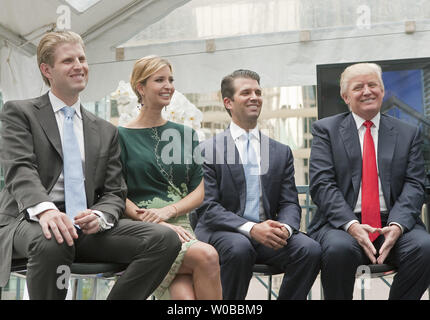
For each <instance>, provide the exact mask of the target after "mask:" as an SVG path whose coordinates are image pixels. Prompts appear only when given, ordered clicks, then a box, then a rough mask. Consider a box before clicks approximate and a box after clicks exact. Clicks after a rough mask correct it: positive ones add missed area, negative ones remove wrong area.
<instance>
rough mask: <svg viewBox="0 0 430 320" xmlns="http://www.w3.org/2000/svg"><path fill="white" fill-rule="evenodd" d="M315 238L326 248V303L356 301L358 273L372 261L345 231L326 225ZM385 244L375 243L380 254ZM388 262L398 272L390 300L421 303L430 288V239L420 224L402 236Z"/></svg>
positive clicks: (323, 276)
mask: <svg viewBox="0 0 430 320" xmlns="http://www.w3.org/2000/svg"><path fill="white" fill-rule="evenodd" d="M312 236H313V237H314V238H315V240H317V241H319V242H320V244H321V248H322V265H321V280H322V285H323V289H324V297H325V299H342V300H350V299H352V298H353V290H354V283H355V272H356V269H357V267H358V266H360V265H364V264H369V263H370V260H369V258H368V257H367V256H366V254H365V253H364V251H363V249H362V248H361V246H360V245H359V244H358V242H357V241H356V240H355V239H354V238H353V237H352V236H351V235H350V234H349V233H347V232H345V231H343V230H340V229H335V228H332V227H331V226H330V225H325V226H324V227H323V228H322V229H321V230H320V231H319V232H318V233H316V234H315V235H312ZM383 242H384V238H383V236H379V237H378V238H377V239H376V240H375V242H374V245H375V248H376V250H379V248H380V247H381V245H382V243H383ZM385 262H386V263H389V264H392V265H394V266H395V267H397V268H398V270H397V274H396V275H395V276H394V279H393V284H392V286H391V289H390V295H389V299H395V300H398V299H415V300H416V299H420V298H421V296H422V295H423V294H424V292H425V290H426V289H427V288H428V286H429V284H430V267H429V266H430V235H429V234H428V233H427V231H426V229H425V228H424V227H423V226H421V225H418V224H417V225H415V227H414V228H413V229H412V230H410V231H408V232H406V233H404V234H403V235H401V236H400V238H399V239H398V240H397V242H396V244H395V245H394V247H393V248H392V249H391V251H390V253H389V255H388V257H387V259H386V261H385Z"/></svg>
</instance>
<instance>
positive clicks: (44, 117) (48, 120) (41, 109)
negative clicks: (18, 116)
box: [35, 93, 63, 158]
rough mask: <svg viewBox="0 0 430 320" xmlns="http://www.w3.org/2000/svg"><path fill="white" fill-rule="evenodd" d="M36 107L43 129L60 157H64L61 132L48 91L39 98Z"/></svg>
mask: <svg viewBox="0 0 430 320" xmlns="http://www.w3.org/2000/svg"><path fill="white" fill-rule="evenodd" d="M35 107H36V108H37V109H38V110H37V111H36V112H35V114H36V117H37V119H38V120H39V122H40V124H41V126H42V129H43V131H44V132H45V134H46V136H47V137H48V140H49V141H50V142H51V144H52V146H53V147H54V149H55V150H56V151H57V152H58V154H59V155H60V157H61V158H63V150H62V147H61V138H60V132H59V130H58V125H57V120H56V119H55V114H54V110H53V109H52V106H51V102H50V101H49V96H48V93H47V94H45V95H43V96H41V97H40V98H39V100H38V102H36V104H35Z"/></svg>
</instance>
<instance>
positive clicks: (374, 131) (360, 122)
mask: <svg viewBox="0 0 430 320" xmlns="http://www.w3.org/2000/svg"><path fill="white" fill-rule="evenodd" d="M351 113H352V116H353V118H354V121H355V124H356V126H357V130H358V137H359V139H360V148H361V154H363V142H364V134H365V132H366V127H365V126H364V122H365V121H366V120H364V119H363V118H361V117H360V116H358V115H356V114H355V113H354V112H351ZM380 120H381V113H379V112H378V114H377V115H376V116H375V117H373V118H372V119H371V120H370V121H372V123H373V125H372V126H371V127H370V133H371V135H372V138H373V144H374V147H375V155H376V168H377V170H378V189H379V207H380V211H387V205H386V203H385V199H384V194H383V193H382V185H381V179H380V178H379V168H378V135H379V122H380ZM354 212H355V213H359V212H361V182H360V190H359V192H358V198H357V203H356V205H355V208H354ZM354 222H358V220H352V221H350V222H348V223H346V224H345V225H344V229H345V231H347V230H348V228H349V227H350V226H351V224H353V223H354ZM393 223H394V224H396V225H398V226H399V227H400V229H401V230H402V232H403V227H402V226H401V225H400V224H398V223H395V222H393Z"/></svg>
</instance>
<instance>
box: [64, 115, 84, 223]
mask: <svg viewBox="0 0 430 320" xmlns="http://www.w3.org/2000/svg"><path fill="white" fill-rule="evenodd" d="M61 111H63V113H64V124H63V126H64V127H63V162H64V167H63V175H64V196H65V202H66V213H67V215H68V216H69V217H70V218H71V219H72V220H73V218H74V217H75V216H76V215H77V214H78V213H79V212H82V211H84V210H86V209H87V199H86V195H85V180H84V173H83V170H82V159H81V152H80V150H79V144H78V139H77V138H76V135H75V131H74V130H73V115H74V114H75V109H73V108H72V107H64V108H62V109H61Z"/></svg>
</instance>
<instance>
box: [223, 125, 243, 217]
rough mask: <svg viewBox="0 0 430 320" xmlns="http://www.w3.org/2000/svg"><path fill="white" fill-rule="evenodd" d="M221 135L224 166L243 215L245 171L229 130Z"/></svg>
mask: <svg viewBox="0 0 430 320" xmlns="http://www.w3.org/2000/svg"><path fill="white" fill-rule="evenodd" d="M224 132H225V135H224V137H223V142H224V145H223V147H224V159H225V161H226V166H227V168H228V170H229V171H230V174H231V176H232V180H233V182H234V185H235V186H236V189H237V191H238V192H239V199H240V208H241V212H240V213H239V214H240V215H243V212H244V210H245V201H246V179H245V172H244V171H243V165H242V163H241V161H240V155H239V151H238V150H237V148H236V144H235V143H234V140H233V138H232V136H231V133H230V130H229V129H227V130H226V131H224Z"/></svg>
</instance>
